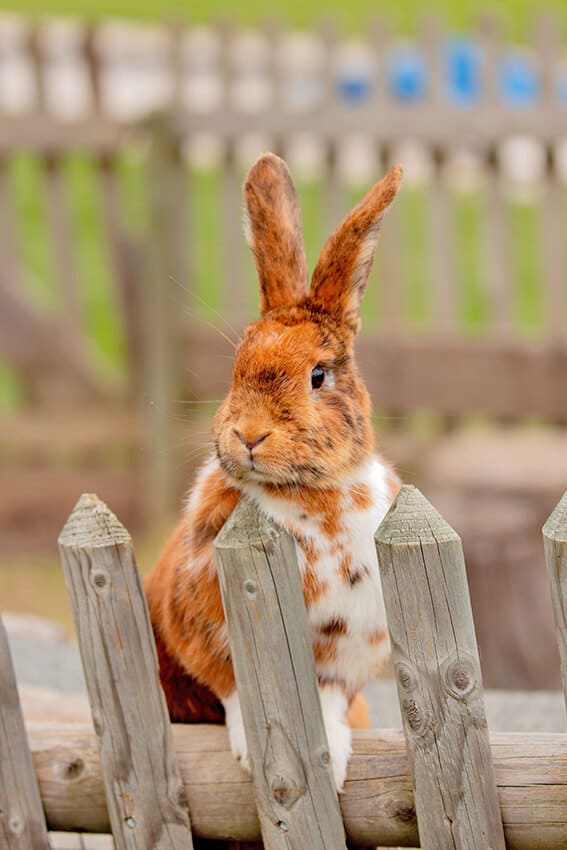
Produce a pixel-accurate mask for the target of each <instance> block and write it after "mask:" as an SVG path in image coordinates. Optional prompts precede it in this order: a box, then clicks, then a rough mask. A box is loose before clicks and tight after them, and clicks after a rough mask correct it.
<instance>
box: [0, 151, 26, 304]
mask: <svg viewBox="0 0 567 850" xmlns="http://www.w3.org/2000/svg"><path fill="white" fill-rule="evenodd" d="M14 213H15V209H14V193H13V189H12V185H11V181H10V173H9V159H8V158H6V157H0V232H1V233H2V239H1V240H0V267H1V268H2V276H3V280H4V281H5V283H6V285H7V286H9V287H11V288H12V289H14V290H21V289H22V288H23V286H24V280H23V274H22V267H21V262H20V239H19V233H18V228H17V225H16V218H15V215H14Z"/></svg>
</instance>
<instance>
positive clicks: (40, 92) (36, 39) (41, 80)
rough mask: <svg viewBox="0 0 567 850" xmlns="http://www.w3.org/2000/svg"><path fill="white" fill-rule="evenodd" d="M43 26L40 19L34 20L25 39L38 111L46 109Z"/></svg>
mask: <svg viewBox="0 0 567 850" xmlns="http://www.w3.org/2000/svg"><path fill="white" fill-rule="evenodd" d="M42 30H43V26H42V24H41V22H40V21H34V22H33V23H32V24H31V25H30V28H29V31H28V37H27V40H26V47H27V52H28V55H29V59H30V63H31V68H32V75H33V80H34V85H35V97H36V110H37V112H39V113H42V112H45V111H46V105H47V104H46V101H47V94H46V74H45V52H44V48H43V44H42Z"/></svg>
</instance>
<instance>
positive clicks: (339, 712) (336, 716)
mask: <svg viewBox="0 0 567 850" xmlns="http://www.w3.org/2000/svg"><path fill="white" fill-rule="evenodd" d="M319 695H320V697H321V711H322V713H323V723H324V724H325V732H326V735H327V744H328V746H329V753H330V756H331V764H332V766H333V776H334V778H335V785H336V787H337V791H342V790H343V786H344V784H345V778H346V772H347V766H348V760H349V758H350V754H351V752H352V733H351V730H350V727H349V725H348V723H347V720H346V714H347V708H348V704H347V700H346V697H345V695H344V693H343V692H342V691H341V689H340V688H337V687H336V686H335V685H325V686H323V687H321V688H319Z"/></svg>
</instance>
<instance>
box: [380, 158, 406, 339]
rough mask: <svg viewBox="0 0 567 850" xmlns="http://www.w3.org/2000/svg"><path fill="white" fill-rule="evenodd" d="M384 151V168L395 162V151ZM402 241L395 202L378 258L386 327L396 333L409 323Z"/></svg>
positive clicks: (384, 223)
mask: <svg viewBox="0 0 567 850" xmlns="http://www.w3.org/2000/svg"><path fill="white" fill-rule="evenodd" d="M384 153H385V156H384V170H386V169H387V168H389V167H390V166H392V165H395V163H394V162H393V161H392V153H391V152H388V151H385V152H384ZM402 191H403V188H402ZM402 245H403V232H402V217H401V212H400V204H399V203H395V204H392V205H391V207H390V208H389V209H388V210H387V211H386V214H385V216H384V220H383V221H382V224H381V227H380V236H379V238H378V247H377V250H376V261H375V266H376V267H377V270H378V280H379V287H380V291H379V293H378V297H379V299H380V301H381V303H382V325H383V330H384V332H385V333H386V334H388V335H393V336H395V335H397V334H399V333H400V332H401V330H402V328H403V326H404V324H405V315H404V314H405V303H404V292H403V285H402V282H403V274H402V271H403V268H402V256H403V254H402Z"/></svg>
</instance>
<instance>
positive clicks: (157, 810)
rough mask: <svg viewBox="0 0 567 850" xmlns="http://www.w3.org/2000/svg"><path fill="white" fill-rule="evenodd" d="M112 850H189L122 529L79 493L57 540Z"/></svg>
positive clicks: (150, 645)
mask: <svg viewBox="0 0 567 850" xmlns="http://www.w3.org/2000/svg"><path fill="white" fill-rule="evenodd" d="M59 551H60V554H61V560H62V562H63V567H64V571H65V580H66V583H67V587H68V589H69V595H70V599H71V605H72V608H73V615H74V617H75V623H76V626H77V632H78V638H79V646H80V650H81V657H82V659H83V666H84V671H85V679H86V682H87V689H88V693H89V700H90V703H91V709H92V714H93V721H94V726H95V730H96V734H97V739H98V746H99V752H100V760H101V764H102V769H103V774H104V785H105V790H106V800H107V805H108V812H109V819H110V823H111V825H112V833H113V835H114V839H115V841H116V844H117V848H118V850H134V848H135V850H140V848H148V850H149V848H156V850H158V848H159V850H182V848H183V850H187V848H191V847H192V840H191V828H190V825H189V817H188V813H187V808H186V805H185V797H184V793H183V788H182V784H181V780H180V777H179V773H178V771H177V767H176V764H175V756H174V751H173V741H172V738H171V728H170V724H169V716H168V713H167V708H166V705H165V699H164V696H163V692H162V691H161V688H160V686H159V680H158V671H157V658H156V652H155V645H154V641H153V634H152V628H151V625H150V620H149V615H148V610H147V606H146V601H145V597H144V592H143V589H142V584H141V581H140V576H139V574H138V570H137V568H136V562H135V558H134V551H133V548H132V541H131V539H130V535H129V534H128V532H127V531H126V529H125V528H124V527H123V526H122V525H120V523H119V522H118V520H117V519H116V517H115V516H114V515H113V514H112V513H111V512H110V511H109V510H108V508H107V507H106V505H104V503H102V502H101V501H100V500H99V499H97V498H96V496H82V497H81V499H80V500H79V502H78V503H77V505H76V507H75V509H74V511H73V513H72V514H71V516H70V517H69V519H68V521H67V523H66V525H65V527H64V529H63V531H62V532H61V536H60V537H59Z"/></svg>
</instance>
